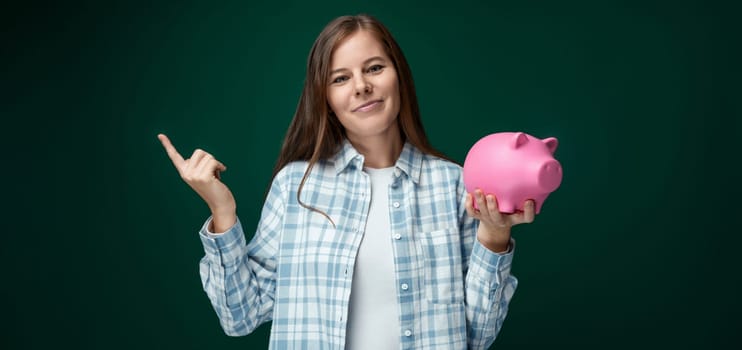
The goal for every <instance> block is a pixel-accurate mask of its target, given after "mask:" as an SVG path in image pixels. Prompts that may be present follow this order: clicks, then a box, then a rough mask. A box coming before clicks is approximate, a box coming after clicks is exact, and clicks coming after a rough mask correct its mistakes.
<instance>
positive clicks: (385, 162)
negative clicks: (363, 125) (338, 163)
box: [348, 132, 403, 169]
mask: <svg viewBox="0 0 742 350" xmlns="http://www.w3.org/2000/svg"><path fill="white" fill-rule="evenodd" d="M348 140H349V141H350V143H351V144H352V145H353V147H354V148H355V149H356V150H357V151H358V152H359V153H360V154H362V155H363V158H364V163H363V166H364V167H367V168H375V169H381V168H389V167H391V166H394V164H396V163H397V159H399V154H400V153H402V147H403V144H402V137H401V136H400V135H399V133H398V132H395V133H388V134H386V135H378V136H373V137H365V138H363V139H360V140H359V139H352V138H350V137H349V138H348Z"/></svg>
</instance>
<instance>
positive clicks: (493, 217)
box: [466, 189, 536, 253]
mask: <svg viewBox="0 0 742 350" xmlns="http://www.w3.org/2000/svg"><path fill="white" fill-rule="evenodd" d="M473 198H474V200H476V201H477V207H478V208H479V209H474V205H473V201H472V194H471V193H467V195H466V211H467V212H468V213H469V216H471V217H473V218H475V219H477V220H479V229H478V230H477V238H478V239H479V242H480V243H482V245H483V246H485V247H486V248H488V249H489V250H491V251H493V252H496V253H502V252H505V251H507V250H508V245H509V244H510V228H511V227H512V226H515V225H518V224H522V223H531V222H533V219H534V218H535V217H536V213H535V210H536V209H535V203H534V202H533V200H530V199H529V200H527V201H526V202H525V204H524V206H523V207H524V209H523V211H517V212H515V213H513V214H503V213H501V212H500V210H499V209H498V207H497V198H495V196H494V195H491V194H488V195H487V196H486V197H485V195H484V194H483V193H482V191H481V190H479V189H477V190H475V191H474V196H473Z"/></svg>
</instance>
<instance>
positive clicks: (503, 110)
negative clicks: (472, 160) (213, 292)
mask: <svg viewBox="0 0 742 350" xmlns="http://www.w3.org/2000/svg"><path fill="white" fill-rule="evenodd" d="M206 3H207V2H201V3H195V2H193V3H188V4H180V5H175V4H173V5H164V4H152V3H150V2H141V3H132V2H128V1H116V2H108V3H107V4H105V5H103V4H98V2H92V1H91V2H90V3H89V4H84V3H74V4H72V3H67V4H65V3H56V4H53V3H43V2H33V1H31V2H25V3H24V4H23V5H20V4H16V5H8V4H6V5H2V6H3V8H2V10H0V19H2V21H0V23H1V24H0V28H2V41H1V42H0V46H1V47H0V50H1V51H0V52H1V53H2V56H1V57H2V62H0V63H2V64H1V65H0V79H1V80H2V85H1V86H2V87H1V89H2V90H0V93H1V95H2V97H0V98H1V99H2V100H1V101H2V104H1V105H0V115H1V116H2V120H3V125H4V126H3V127H2V135H3V148H2V153H3V155H4V157H2V158H3V161H2V163H4V165H3V167H2V169H3V171H2V172H3V173H4V174H3V178H4V179H5V180H4V181H3V186H2V187H3V189H4V194H5V195H4V196H3V198H4V199H5V200H4V201H5V206H4V207H5V210H3V222H4V223H5V230H4V231H5V232H4V234H3V236H4V237H3V239H2V242H3V243H2V244H0V251H1V252H2V258H3V265H4V267H5V268H4V269H3V271H4V274H3V276H2V281H3V282H2V303H3V305H2V310H3V311H2V314H3V327H2V330H0V334H2V343H3V345H2V347H3V348H6V349H7V348H18V349H45V348H52V347H57V346H59V345H61V344H69V345H73V346H75V348H80V349H83V348H84V349H87V348H90V349H94V348H95V349H104V348H108V349H118V348H121V349H124V348H133V347H134V346H136V347H138V348H146V349H156V348H177V349H181V350H185V349H202V348H209V349H247V348H256V349H260V348H265V347H266V346H267V339H268V331H269V328H268V327H267V326H263V327H261V328H260V329H259V330H258V331H256V332H255V333H254V334H252V335H250V336H247V337H242V338H236V339H233V338H228V337H226V336H225V335H223V333H222V331H221V329H220V328H219V325H218V322H217V318H216V315H215V313H214V312H213V311H212V309H211V306H210V304H209V302H208V300H207V298H206V296H205V294H204V293H203V291H202V290H201V286H200V280H199V277H198V261H199V259H200V257H201V256H202V248H201V246H200V242H199V240H198V237H197V230H198V228H199V227H200V225H201V223H202V222H203V220H204V219H205V218H206V217H207V215H208V209H207V208H206V206H205V205H204V204H203V202H202V201H201V200H200V199H199V198H198V197H197V196H196V194H195V193H193V192H192V191H191V190H190V189H189V188H188V187H187V185H186V184H185V183H183V182H182V181H181V180H180V178H179V177H178V175H177V173H176V171H175V170H174V168H173V167H172V165H171V164H170V163H169V160H168V158H167V157H166V155H165V153H164V152H163V150H162V149H161V146H160V144H159V142H158V141H157V139H156V137H155V136H156V134H157V133H159V132H164V133H166V134H168V135H169V136H170V137H171V138H172V140H173V142H174V143H175V145H176V146H178V147H179V148H180V149H181V151H182V152H183V153H190V152H191V151H192V150H193V149H194V148H197V147H200V148H205V149H207V150H208V151H210V152H211V153H213V154H215V155H216V156H217V157H218V158H219V159H221V160H222V161H223V162H224V163H225V164H227V165H228V166H229V171H228V172H227V173H225V174H224V180H225V182H227V184H228V185H229V186H230V187H231V189H232V190H233V192H234V194H235V196H236V198H237V201H238V203H239V215H240V217H241V219H242V222H243V224H244V226H245V227H248V228H250V227H254V226H255V224H256V221H257V219H258V215H259V211H260V207H261V205H262V203H261V201H262V196H263V193H264V191H265V189H266V186H267V185H268V181H269V178H270V174H271V169H272V166H273V164H274V161H275V159H276V156H277V153H278V149H279V145H280V141H281V139H282V137H283V134H284V132H285V130H286V127H287V126H288V123H289V121H290V118H291V117H292V113H293V111H294V109H295V107H296V103H297V99H298V96H299V93H300V89H301V86H302V82H303V78H304V76H303V74H304V65H305V61H306V56H307V53H308V50H309V48H310V46H311V44H312V41H313V40H314V38H315V37H316V35H317V34H318V33H319V32H320V30H321V29H322V27H323V26H324V24H326V23H327V22H328V21H329V20H330V19H332V18H334V17H336V16H338V15H342V14H354V13H359V12H368V13H370V14H373V15H375V16H377V17H378V18H379V19H381V20H382V21H383V22H384V23H386V24H387V26H388V27H389V28H390V29H391V31H392V32H393V33H394V34H395V36H396V38H397V40H398V41H399V43H400V45H401V46H402V48H403V49H404V51H405V54H406V55H407V58H408V60H409V62H410V64H411V66H412V70H413V73H414V75H415V81H416V85H417V88H418V95H419V99H420V104H421V109H422V113H423V119H424V123H425V126H426V128H427V131H428V133H429V136H430V137H431V139H432V141H433V143H434V145H435V146H437V147H438V148H440V149H441V150H442V151H444V152H445V153H447V154H448V155H450V156H451V157H453V158H455V159H457V160H459V161H460V162H461V161H463V159H464V157H465V155H466V151H467V150H468V149H469V147H470V146H471V145H472V144H473V143H474V142H475V141H476V140H478V139H479V138H480V137H482V136H484V135H486V134H489V133H493V132H498V131H513V130H519V131H525V132H528V133H530V134H533V135H535V136H538V137H547V136H554V137H557V138H558V139H559V141H560V146H559V149H558V150H557V154H556V155H557V158H558V159H559V160H560V161H561V162H562V165H563V167H564V181H563V183H562V185H561V187H560V188H559V189H558V190H557V191H556V192H555V193H554V194H552V196H551V197H550V198H549V200H548V201H547V202H546V204H545V206H544V209H543V212H542V214H540V215H539V216H538V217H537V219H536V221H535V222H534V223H533V224H531V225H527V226H518V227H516V228H515V230H514V236H515V237H516V239H517V240H518V251H517V256H516V260H515V262H514V267H513V273H514V274H515V275H516V276H518V277H519V279H520V287H519V289H518V292H517V294H516V296H515V298H514V299H513V301H512V304H511V308H510V314H509V316H508V319H507V321H506V322H505V325H504V327H503V329H502V332H501V335H500V337H499V338H498V339H497V341H496V343H495V346H494V347H495V348H498V349H543V348H546V346H556V347H559V348H571V349H614V348H615V349H625V348H636V349H639V348H641V349H649V348H667V349H670V348H672V349H695V348H707V349H712V348H713V349H721V348H730V347H734V346H732V345H731V344H733V343H739V334H738V333H739V331H740V330H741V329H742V323H741V322H740V318H739V316H738V314H739V312H740V311H742V308H741V307H740V301H739V298H738V294H739V292H740V288H739V283H740V273H739V271H738V268H739V267H740V263H739V260H737V258H736V256H738V254H737V250H738V249H739V246H740V244H741V243H742V239H740V230H739V228H738V225H737V222H736V219H737V218H738V217H737V215H739V209H740V206H739V204H738V203H737V200H738V199H739V197H740V196H739V194H740V190H739V183H740V181H739V179H740V175H739V174H740V173H739V171H738V169H739V160H740V157H739V154H738V151H737V149H738V148H739V147H738V145H739V139H738V135H739V133H740V128H739V119H740V95H741V94H740V85H739V82H740V74H739V72H740V70H739V62H740V61H739V58H740V55H739V54H740V33H742V32H741V31H740V29H739V27H738V26H737V25H736V23H734V21H737V20H738V18H737V17H738V14H739V13H740V12H739V8H738V7H736V8H735V7H733V6H732V5H728V4H721V3H713V2H706V1H694V2H688V1H681V2H676V1H665V2H658V1H559V2H557V1H549V2H542V3H539V2H534V1H501V2H493V3H492V4H489V3H487V4H484V2H482V3H483V4H478V3H476V2H472V1H453V2H449V3H444V4H441V5H431V3H430V2H428V1H423V2H420V3H419V4H416V5H412V4H401V1H381V0H378V1H347V0H346V1H332V2H325V1H321V2H317V3H315V2H313V1H281V2H275V3H274V4H270V5H269V4H253V3H252V2H251V3H250V4H246V3H245V2H243V1H232V2H224V3H223V4H220V5H207V4H206ZM730 3H731V2H730ZM735 183H736V186H732V185H733V184H735ZM735 232H736V233H735Z"/></svg>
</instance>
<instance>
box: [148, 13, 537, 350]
mask: <svg viewBox="0 0 742 350" xmlns="http://www.w3.org/2000/svg"><path fill="white" fill-rule="evenodd" d="M158 137H159V138H160V140H161V141H162V144H163V146H164V147H165V150H166V151H167V153H168V155H169V156H170V158H171V160H172V161H173V164H174V165H175V167H176V168H177V170H178V172H179V173H180V175H181V177H182V178H183V180H185V182H186V183H188V185H190V186H191V187H192V188H193V189H194V190H195V191H196V192H197V193H198V194H199V195H200V196H201V197H202V198H203V199H204V200H205V201H206V203H207V204H208V206H209V208H210V209H211V214H212V215H211V217H210V218H209V219H208V220H207V221H206V223H205V224H204V226H203V228H202V229H201V231H200V237H201V240H202V242H203V245H204V249H205V252H206V256H205V257H204V258H203V259H202V260H201V265H200V266H201V270H200V271H201V279H202V281H203V287H204V290H205V291H206V293H207V295H208V297H209V299H210V300H211V302H212V304H213V306H214V309H215V310H216V313H217V314H218V316H219V319H220V321H221V325H222V327H223V328H224V330H225V332H226V333H227V334H229V335H235V336H236V335H245V334H248V333H250V332H252V331H253V330H254V329H255V328H256V327H258V326H259V325H261V324H262V323H264V322H267V321H271V320H272V321H273V324H272V328H271V339H270V344H271V348H272V349H375V350H378V349H400V348H404V349H413V348H414V349H446V350H450V349H467V348H468V349H484V348H487V347H488V346H490V345H491V344H492V342H493V341H494V339H495V336H496V335H497V333H498V332H499V330H500V327H501V326H502V322H503V320H504V319H505V315H506V313H507V308H508V303H509V302H510V299H511V297H512V295H513V292H514V291H515V288H516V285H517V280H516V279H515V277H513V276H512V275H511V274H510V265H511V261H512V255H513V248H514V241H513V240H512V239H511V235H510V230H511V227H512V226H513V225H516V224H520V223H525V222H531V221H533V219H534V207H533V201H527V203H526V206H525V211H524V212H519V213H515V214H511V215H505V214H501V213H500V212H499V211H498V210H497V202H496V199H495V198H494V197H493V196H492V195H486V196H485V195H484V194H482V193H481V191H476V193H474V194H469V193H466V190H465V189H464V184H463V180H462V169H461V167H460V166H459V165H457V164H455V163H453V162H451V161H449V160H447V159H446V158H445V157H444V156H443V155H442V154H440V153H439V152H437V151H436V150H435V149H433V148H432V147H431V145H430V143H429V142H428V139H427V137H426V135H425V132H424V130H423V126H422V123H421V119H420V113H419V109H418V105H417V97H416V95H415V88H414V84H413V81H412V74H411V72H410V68H409V67H408V65H407V61H406V60H405V58H404V55H403V54H402V51H401V49H400V48H399V46H398V45H397V43H396V41H395V40H394V38H393V37H392V35H391V34H390V33H389V31H388V30H387V29H386V28H385V27H384V26H383V25H382V24H381V23H380V22H379V21H377V20H376V19H374V18H372V17H370V16H366V15H359V16H344V17H340V18H337V19H335V20H333V21H332V22H330V23H329V24H328V25H327V26H326V27H325V28H324V30H323V31H322V32H321V33H320V35H319V37H318V38H317V39H316V41H315V42H314V45H313V47H312V50H311V52H310V54H309V60H308V64H307V75H306V79H305V83H304V89H303V92H302V95H301V98H300V100H299V105H298V108H297V111H296V114H295V115H294V119H293V121H292V122H291V125H290V126H289V129H288V132H287V134H286V138H285V140H284V143H283V147H282V149H281V153H280V156H279V159H278V162H277V164H276V167H275V170H274V176H273V181H272V184H271V187H270V190H269V192H268V195H267V198H266V200H265V204H264V206H263V210H262V214H261V218H260V222H259V224H258V227H257V231H256V232H255V235H254V237H253V239H252V240H251V241H250V242H249V243H247V242H246V239H245V235H244V231H243V229H242V226H241V225H240V222H239V220H238V219H237V215H236V204H235V200H234V198H233V196H232V194H231V192H230V191H229V189H228V188H227V186H226V185H225V184H224V183H223V182H221V180H220V177H219V172H221V171H224V170H226V167H225V166H224V165H223V164H222V163H220V162H219V161H218V160H216V159H215V158H214V157H213V156H212V155H210V154H208V153H206V152H204V151H202V150H196V151H195V152H193V154H192V155H191V157H190V158H189V159H183V157H182V156H181V155H180V154H179V153H178V152H177V151H176V149H175V148H174V147H173V145H172V144H171V143H170V141H169V140H168V138H167V137H166V136H165V135H159V136H158ZM473 201H476V203H477V206H478V208H479V210H476V209H474V207H473Z"/></svg>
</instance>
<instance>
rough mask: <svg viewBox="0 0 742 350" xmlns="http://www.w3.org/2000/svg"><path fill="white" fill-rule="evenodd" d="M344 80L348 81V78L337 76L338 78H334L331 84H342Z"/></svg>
mask: <svg viewBox="0 0 742 350" xmlns="http://www.w3.org/2000/svg"><path fill="white" fill-rule="evenodd" d="M346 80H348V77H346V76H344V75H343V76H339V77H336V78H335V79H333V80H332V83H333V84H337V83H342V82H344V81H346Z"/></svg>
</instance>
